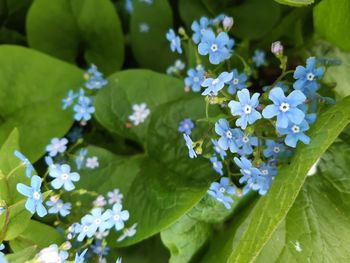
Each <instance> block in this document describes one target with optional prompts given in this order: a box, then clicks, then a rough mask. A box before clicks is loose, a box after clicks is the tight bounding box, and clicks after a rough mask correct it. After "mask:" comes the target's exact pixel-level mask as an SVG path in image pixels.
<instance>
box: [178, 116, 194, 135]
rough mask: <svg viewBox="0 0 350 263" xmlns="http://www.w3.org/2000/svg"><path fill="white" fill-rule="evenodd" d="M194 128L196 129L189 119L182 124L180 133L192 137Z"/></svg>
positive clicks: (179, 129)
mask: <svg viewBox="0 0 350 263" xmlns="http://www.w3.org/2000/svg"><path fill="white" fill-rule="evenodd" d="M193 128H194V123H193V121H192V120H191V119H189V118H186V119H184V120H183V121H181V122H180V124H179V128H178V131H179V132H181V133H185V134H187V135H190V134H191V132H192V129H193Z"/></svg>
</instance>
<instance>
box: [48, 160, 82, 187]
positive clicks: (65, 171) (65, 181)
mask: <svg viewBox="0 0 350 263" xmlns="http://www.w3.org/2000/svg"><path fill="white" fill-rule="evenodd" d="M70 169H71V168H70V166H69V165H68V164H62V165H59V164H57V165H55V166H54V167H51V166H50V169H49V175H50V176H51V177H52V178H55V179H54V180H52V181H51V185H52V187H53V188H54V189H60V188H61V187H62V186H63V188H64V189H65V190H66V191H71V190H73V189H74V188H75V186H74V184H73V182H78V181H79V179H80V176H79V174H78V173H75V172H73V173H71V172H70Z"/></svg>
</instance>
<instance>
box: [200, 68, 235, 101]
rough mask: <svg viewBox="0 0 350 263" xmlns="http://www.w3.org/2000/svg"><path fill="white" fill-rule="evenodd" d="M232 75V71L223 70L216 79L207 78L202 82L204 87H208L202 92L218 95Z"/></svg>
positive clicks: (203, 93)
mask: <svg viewBox="0 0 350 263" xmlns="http://www.w3.org/2000/svg"><path fill="white" fill-rule="evenodd" d="M232 76H233V73H232V72H231V73H228V72H222V73H221V74H220V75H219V76H218V77H217V78H216V79H213V78H207V79H205V80H204V81H203V82H202V87H206V89H205V90H204V91H203V92H202V95H214V96H216V95H218V92H219V91H220V90H221V89H222V88H223V87H224V86H225V84H227V83H228V82H229V81H230V80H231V79H232Z"/></svg>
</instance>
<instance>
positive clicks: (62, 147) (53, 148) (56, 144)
mask: <svg viewBox="0 0 350 263" xmlns="http://www.w3.org/2000/svg"><path fill="white" fill-rule="evenodd" d="M67 144H68V140H67V139H66V138H62V139H59V138H53V139H51V143H50V144H49V145H47V146H46V151H47V152H48V153H49V155H50V156H51V157H54V156H56V155H57V154H58V153H64V152H65V151H66V149H67Z"/></svg>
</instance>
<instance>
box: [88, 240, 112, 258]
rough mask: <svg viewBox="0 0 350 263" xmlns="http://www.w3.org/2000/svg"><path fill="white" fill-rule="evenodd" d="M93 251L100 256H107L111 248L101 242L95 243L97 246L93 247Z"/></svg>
mask: <svg viewBox="0 0 350 263" xmlns="http://www.w3.org/2000/svg"><path fill="white" fill-rule="evenodd" d="M91 248H92V251H93V252H94V253H95V254H96V255H98V256H106V255H108V252H109V250H110V248H109V247H108V246H104V245H103V243H102V241H101V240H97V241H95V244H92V245H91Z"/></svg>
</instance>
